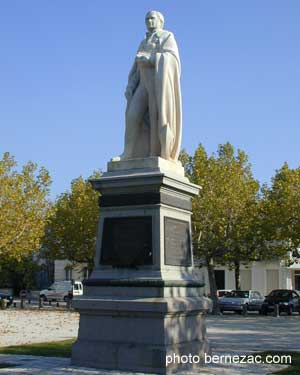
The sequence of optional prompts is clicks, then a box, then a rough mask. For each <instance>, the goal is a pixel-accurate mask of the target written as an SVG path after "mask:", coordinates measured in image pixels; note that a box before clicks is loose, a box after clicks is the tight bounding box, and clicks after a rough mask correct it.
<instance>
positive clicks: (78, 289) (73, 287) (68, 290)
mask: <svg viewBox="0 0 300 375" xmlns="http://www.w3.org/2000/svg"><path fill="white" fill-rule="evenodd" d="M82 294H83V286H82V282H81V281H71V280H65V281H56V282H55V283H53V284H52V285H50V287H49V288H48V289H43V290H41V291H40V297H41V298H42V299H43V300H44V301H51V302H52V301H65V302H67V301H68V299H70V298H72V297H73V296H80V295H82Z"/></svg>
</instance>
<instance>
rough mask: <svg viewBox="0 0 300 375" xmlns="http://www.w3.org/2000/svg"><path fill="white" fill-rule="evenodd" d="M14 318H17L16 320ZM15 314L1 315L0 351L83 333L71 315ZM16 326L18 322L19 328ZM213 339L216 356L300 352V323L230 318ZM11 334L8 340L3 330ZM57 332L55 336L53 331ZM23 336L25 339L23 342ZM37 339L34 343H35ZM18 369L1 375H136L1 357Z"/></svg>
mask: <svg viewBox="0 0 300 375" xmlns="http://www.w3.org/2000/svg"><path fill="white" fill-rule="evenodd" d="M12 313H14V314H12ZM27 313H28V312H19V313H18V312H16V311H5V312H3V311H0V332H1V336H0V343H1V344H0V345H2V346H3V345H8V344H9V345H11V343H12V342H14V343H21V342H24V343H25V342H29V341H33V342H38V341H40V342H41V341H52V340H53V339H54V338H55V339H65V338H70V337H75V336H76V334H77V329H78V316H77V314H75V313H70V312H64V313H63V312H55V311H51V312H45V311H43V312H40V313H39V312H38V311H37V312H35V315H34V314H32V312H31V313H30V314H29V316H28V314H27ZM16 321H17V322H18V323H17V324H16ZM207 323H208V324H207V325H208V335H209V338H210V341H211V344H212V348H213V352H214V354H219V355H224V354H231V355H235V354H244V353H245V354H246V353H250V352H253V351H262V350H297V351H300V339H299V337H300V324H299V323H300V317H299V316H298V315H294V316H281V317H279V318H275V317H272V316H268V317H264V316H257V315H255V316H254V315H251V316H248V317H243V316H237V315H225V316H220V317H209V318H208V319H207ZM5 326H6V331H5V332H4V334H3V328H5ZM52 330H54V331H53V332H52V333H51V331H52ZM22 335H24V336H23V338H22ZM30 337H32V339H30ZM3 362H5V363H14V364H17V365H18V367H15V368H11V369H9V368H7V369H0V375H12V374H16V375H17V374H32V375H35V374H38V375H50V374H51V375H66V374H73V375H112V374H114V375H118V374H120V375H121V374H122V375H131V374H129V373H125V372H122V373H117V372H115V371H99V370H93V369H83V368H75V367H71V366H70V360H69V359H64V358H45V357H31V356H12V355H0V363H3ZM279 368H280V367H279V366H278V365H273V366H270V365H268V366H266V365H256V366H255V365H226V366H224V365H222V366H218V365H214V366H207V367H206V368H202V369H201V370H197V371H195V372H185V373H183V374H186V375H188V374H189V375H196V374H197V375H199V374H203V375H255V374H257V375H258V374H260V375H263V374H269V373H270V372H273V371H275V370H278V369H279Z"/></svg>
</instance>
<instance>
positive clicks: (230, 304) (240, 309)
mask: <svg viewBox="0 0 300 375" xmlns="http://www.w3.org/2000/svg"><path fill="white" fill-rule="evenodd" d="M263 302H264V297H263V296H262V295H261V294H260V293H259V292H258V291H256V290H233V291H232V292H230V293H229V294H226V295H225V296H224V297H223V298H221V299H220V300H219V308H220V311H221V312H222V313H223V312H224V311H235V312H237V313H238V314H242V313H244V314H245V313H247V311H260V310H261V306H262V304H263Z"/></svg>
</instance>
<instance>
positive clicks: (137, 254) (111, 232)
mask: <svg viewBox="0 0 300 375" xmlns="http://www.w3.org/2000/svg"><path fill="white" fill-rule="evenodd" d="M100 264H102V265H110V266H113V267H127V268H132V267H136V266H142V265H149V264H152V217H151V216H141V217H122V218H106V219H104V226H103V234H102V246H101V260H100Z"/></svg>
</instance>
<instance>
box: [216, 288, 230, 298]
mask: <svg viewBox="0 0 300 375" xmlns="http://www.w3.org/2000/svg"><path fill="white" fill-rule="evenodd" d="M231 292H232V289H218V290H217V296H218V298H222V297H224V296H226V295H228V294H230V293H231Z"/></svg>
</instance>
